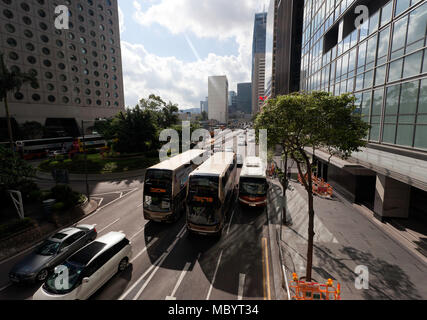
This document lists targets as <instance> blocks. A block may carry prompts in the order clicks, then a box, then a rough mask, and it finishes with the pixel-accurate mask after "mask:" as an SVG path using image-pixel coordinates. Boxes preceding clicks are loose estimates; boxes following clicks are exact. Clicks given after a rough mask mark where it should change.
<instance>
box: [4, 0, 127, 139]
mask: <svg viewBox="0 0 427 320" xmlns="http://www.w3.org/2000/svg"><path fill="white" fill-rule="evenodd" d="M66 3H70V4H68V7H67V8H68V10H69V14H70V15H69V29H68V30H65V29H56V28H55V18H56V14H55V4H54V1H41V0H39V1H1V2H0V26H1V27H0V28H1V30H2V31H1V38H0V41H1V44H0V51H1V52H3V53H4V58H5V63H6V65H7V67H8V68H10V69H12V70H20V71H22V72H32V73H34V74H35V75H36V77H37V79H38V82H39V87H31V86H30V85H25V86H23V87H22V89H21V90H20V92H17V93H13V94H11V95H10V98H9V102H10V103H9V107H10V113H11V117H12V118H14V119H16V121H17V122H18V123H23V122H25V121H37V122H39V123H40V124H42V125H45V126H46V127H47V129H48V130H49V131H50V134H51V135H53V136H54V135H78V134H80V128H79V127H80V123H81V120H94V119H95V118H104V117H111V116H114V115H115V114H117V113H118V112H119V111H121V110H123V109H124V93H123V76H122V63H121V49H120V32H119V18H118V6H117V0H109V1H71V2H69V1H66ZM4 116H5V112H4V108H3V107H1V108H0V117H4Z"/></svg>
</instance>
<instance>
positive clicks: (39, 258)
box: [9, 225, 97, 283]
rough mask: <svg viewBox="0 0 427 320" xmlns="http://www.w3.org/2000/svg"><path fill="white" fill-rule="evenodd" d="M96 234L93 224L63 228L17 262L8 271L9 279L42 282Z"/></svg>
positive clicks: (17, 281)
mask: <svg viewBox="0 0 427 320" xmlns="http://www.w3.org/2000/svg"><path fill="white" fill-rule="evenodd" d="M96 236H97V232H96V229H95V225H78V226H75V227H70V228H66V229H63V230H61V231H59V232H58V233H56V234H54V235H53V236H51V237H50V238H48V239H47V240H45V241H44V242H43V243H42V244H41V245H40V246H38V247H37V248H36V249H35V250H34V251H33V252H32V253H30V254H28V255H27V256H26V257H25V258H24V259H22V260H21V261H20V262H18V263H17V264H16V265H15V266H14V267H13V268H12V270H11V271H10V273H9V279H10V280H11V281H12V282H13V283H24V282H33V283H34V282H43V281H45V280H46V278H47V277H48V275H49V273H50V272H51V271H52V270H53V269H54V268H55V267H56V266H58V265H59V264H61V263H62V262H63V261H64V260H65V259H67V258H68V257H69V256H70V255H72V254H73V253H74V252H76V251H77V250H79V249H81V248H83V247H84V246H85V245H86V244H88V243H89V242H91V241H93V240H95V239H96Z"/></svg>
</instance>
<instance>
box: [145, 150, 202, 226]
mask: <svg viewBox="0 0 427 320" xmlns="http://www.w3.org/2000/svg"><path fill="white" fill-rule="evenodd" d="M207 157H208V155H207V151H206V150H200V149H193V150H189V151H186V152H184V153H181V154H179V155H177V156H175V157H172V158H170V159H168V160H165V161H163V162H161V163H159V164H157V165H155V166H152V167H151V168H148V169H147V172H146V173H145V180H144V188H143V208H144V218H145V219H147V220H153V221H157V222H174V221H177V220H178V219H179V218H180V217H181V214H182V213H183V211H184V205H185V197H186V191H187V184H188V176H189V174H190V173H191V172H192V171H193V170H194V169H196V168H197V167H198V166H199V165H200V164H201V163H202V162H203V160H204V159H206V158H207Z"/></svg>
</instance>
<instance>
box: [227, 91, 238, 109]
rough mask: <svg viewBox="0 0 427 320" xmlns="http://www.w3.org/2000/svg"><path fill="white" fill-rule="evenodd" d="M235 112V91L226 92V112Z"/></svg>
mask: <svg viewBox="0 0 427 320" xmlns="http://www.w3.org/2000/svg"><path fill="white" fill-rule="evenodd" d="M236 111H237V93H236V91H229V92H228V112H229V113H235V112H236Z"/></svg>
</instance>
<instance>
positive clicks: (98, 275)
mask: <svg viewBox="0 0 427 320" xmlns="http://www.w3.org/2000/svg"><path fill="white" fill-rule="evenodd" d="M131 256H132V246H131V243H130V241H129V240H128V239H127V238H126V235H125V234H124V233H122V232H110V233H108V234H106V235H104V236H102V237H100V238H99V239H97V240H95V241H93V242H91V243H90V244H88V245H87V246H85V247H84V248H82V249H80V250H79V251H77V252H76V253H75V254H73V255H72V256H71V257H70V258H68V259H67V260H66V261H65V263H63V264H62V265H60V266H58V267H56V268H55V272H54V273H53V274H52V275H51V276H50V277H49V278H48V279H47V280H46V282H45V283H44V285H43V286H42V287H41V288H40V289H39V290H38V291H37V292H36V293H35V294H34V296H33V300H85V299H88V298H89V297H90V296H91V295H92V294H94V293H95V292H96V291H97V290H98V289H99V288H101V287H102V286H103V285H104V284H105V283H106V282H107V281H108V280H110V279H111V278H112V277H113V276H114V275H115V274H116V273H117V272H121V271H123V270H125V269H126V268H127V266H128V265H129V261H130V258H131Z"/></svg>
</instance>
